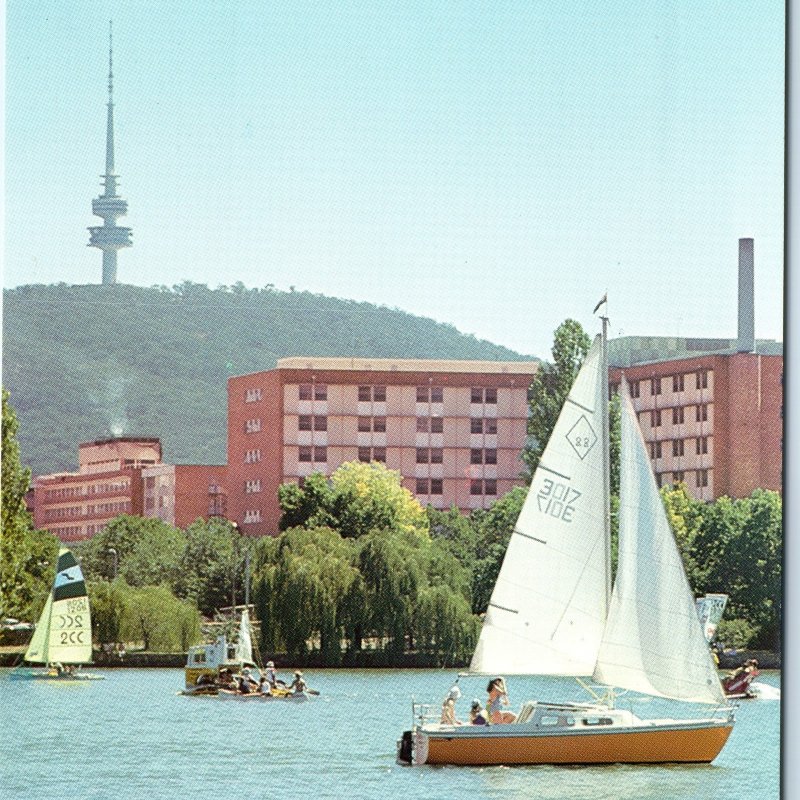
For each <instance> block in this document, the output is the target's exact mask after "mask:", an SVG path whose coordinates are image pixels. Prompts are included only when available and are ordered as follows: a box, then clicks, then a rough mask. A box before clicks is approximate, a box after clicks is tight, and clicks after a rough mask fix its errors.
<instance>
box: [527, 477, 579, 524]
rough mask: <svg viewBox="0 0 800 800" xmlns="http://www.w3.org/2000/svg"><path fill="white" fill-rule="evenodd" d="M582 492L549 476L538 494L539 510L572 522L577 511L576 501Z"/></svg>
mask: <svg viewBox="0 0 800 800" xmlns="http://www.w3.org/2000/svg"><path fill="white" fill-rule="evenodd" d="M581 494H582V492H579V491H578V490H577V489H573V488H572V487H571V486H569V485H568V484H566V483H556V482H555V481H551V480H550V479H549V478H545V479H544V483H543V484H542V488H541V489H539V492H538V494H537V495H536V502H537V504H538V506H539V511H541V512H542V513H543V514H549V515H550V516H551V517H555V518H556V519H560V520H563V521H564V522H572V514H573V512H574V511H575V501H576V500H577V499H578V498H579V497H580V496H581Z"/></svg>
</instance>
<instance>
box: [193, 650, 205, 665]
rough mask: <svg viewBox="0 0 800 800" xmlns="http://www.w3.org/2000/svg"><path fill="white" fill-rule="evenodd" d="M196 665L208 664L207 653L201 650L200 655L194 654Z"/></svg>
mask: <svg viewBox="0 0 800 800" xmlns="http://www.w3.org/2000/svg"><path fill="white" fill-rule="evenodd" d="M194 663H195V664H205V663H206V651H205V650H201V651H200V652H199V653H195V654H194Z"/></svg>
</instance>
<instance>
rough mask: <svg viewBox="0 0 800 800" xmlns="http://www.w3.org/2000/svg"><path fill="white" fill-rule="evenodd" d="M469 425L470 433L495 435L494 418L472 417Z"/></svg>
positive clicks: (495, 422)
mask: <svg viewBox="0 0 800 800" xmlns="http://www.w3.org/2000/svg"><path fill="white" fill-rule="evenodd" d="M469 425H470V431H471V432H472V433H497V420H496V419H495V418H494V417H487V418H486V419H483V418H481V417H473V418H472V419H471V420H470V422H469Z"/></svg>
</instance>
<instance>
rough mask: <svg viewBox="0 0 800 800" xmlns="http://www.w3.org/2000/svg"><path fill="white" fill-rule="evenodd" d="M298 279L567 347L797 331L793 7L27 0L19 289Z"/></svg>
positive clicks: (19, 8)
mask: <svg viewBox="0 0 800 800" xmlns="http://www.w3.org/2000/svg"><path fill="white" fill-rule="evenodd" d="M112 19H113V30H114V102H115V128H116V170H117V172H118V174H119V175H120V179H119V193H120V195H121V196H122V197H123V198H124V199H125V200H127V201H128V204H129V212H128V215H127V216H126V217H124V218H120V220H119V221H118V224H119V225H125V226H129V227H131V228H132V229H133V242H134V245H133V247H131V248H129V249H126V250H122V251H120V254H119V267H118V280H119V282H121V283H130V284H135V285H140V286H154V285H166V286H173V285H177V284H180V283H182V282H184V281H187V280H188V281H193V282H197V283H204V284H207V285H208V286H210V287H212V288H215V287H217V286H220V285H231V284H234V283H236V282H237V281H241V282H242V283H244V284H245V285H246V286H249V287H263V286H267V285H270V284H271V285H274V286H275V287H276V288H278V289H289V287H295V288H296V289H297V290H307V291H310V292H315V293H320V294H324V295H329V296H334V297H342V298H349V299H354V300H358V301H368V302H371V303H376V304H379V305H386V306H389V307H393V308H399V309H402V310H404V311H407V312H409V313H413V314H417V315H420V316H425V317H430V318H433V319H435V320H437V321H440V322H448V323H451V324H453V325H455V326H456V327H457V328H458V329H459V330H461V331H462V332H464V333H471V334H474V335H475V336H477V337H478V338H481V339H487V340H489V341H491V342H494V343H496V344H501V345H505V346H507V347H510V348H512V349H514V350H516V351H518V352H520V353H523V354H526V355H535V356H539V357H545V358H547V357H549V354H550V348H551V346H552V342H553V332H554V331H555V329H556V328H557V327H558V325H559V324H560V323H561V322H563V321H564V320H565V319H567V318H572V319H576V320H578V321H579V322H580V323H581V324H582V325H583V326H584V328H585V329H586V330H587V332H589V333H592V334H593V333H595V332H597V331H598V330H599V322H598V320H597V318H596V317H593V315H592V309H593V308H594V306H595V304H596V303H597V301H598V300H599V299H600V298H601V297H602V296H603V294H604V293H606V292H607V293H608V297H609V303H608V306H607V310H608V315H609V317H610V320H611V322H610V333H611V335H612V336H619V335H625V336H633V335H640V336H698V337H715V338H717V337H718V338H735V336H736V333H737V331H736V326H737V310H736V303H737V259H738V239H739V238H740V237H753V238H754V239H755V315H756V318H755V332H756V337H757V338H760V339H777V340H782V339H783V278H784V266H783V240H784V235H783V233H784V232H783V212H784V187H783V181H784V104H785V98H784V65H785V61H784V7H783V3H781V2H778V0H764V1H763V2H760V3H755V4H754V3H752V2H750V0H725V1H724V2H723V1H722V0H663V1H662V2H655V3H642V2H641V1H640V0H627V1H626V0H613V2H612V0H608V2H598V1H597V0H587V1H586V2H580V1H579V0H573V1H572V2H569V0H521V1H520V2H513V1H512V0H493V1H492V2H489V0H486V2H470V1H469V0H462V1H458V2H456V0H421V1H420V2H414V0H407V2H389V1H388V0H363V1H362V0H351V1H350V2H347V1H346V0H345V1H343V2H335V3H334V2H304V1H303V0H288V1H287V2H281V0H275V1H274V2H269V3H266V2H261V1H259V0H228V2H211V1H210V0H161V1H160V2H159V1H157V0H151V1H147V2H145V0H124V2H123V1H122V0H117V1H114V0H57V1H53V0H37V1H36V2H30V0H6V19H5V122H6V124H5V142H4V147H5V159H4V169H5V213H4V234H3V236H4V245H5V253H4V267H3V285H4V286H6V287H14V286H19V285H24V284H29V283H46V284H51V283H58V282H62V281H63V282H65V283H68V284H91V283H99V282H100V279H101V253H100V251H99V250H97V249H95V248H89V247H87V242H88V237H89V234H88V231H87V227H89V226H90V225H99V224H102V222H101V220H100V219H99V218H98V217H93V216H92V213H91V200H92V198H93V197H96V196H98V195H99V194H100V193H101V191H102V188H101V185H100V184H101V182H100V177H99V176H100V175H101V174H102V173H103V171H104V168H105V166H104V165H105V128H106V102H107V73H108V27H109V20H112Z"/></svg>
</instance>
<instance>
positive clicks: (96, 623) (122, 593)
mask: <svg viewBox="0 0 800 800" xmlns="http://www.w3.org/2000/svg"><path fill="white" fill-rule="evenodd" d="M87 588H88V591H89V604H90V606H91V610H92V636H93V638H94V640H95V641H96V642H98V643H99V644H108V643H113V642H121V641H122V637H121V636H120V632H121V630H122V619H123V617H124V616H125V610H126V604H127V597H128V593H129V589H128V586H127V585H126V584H125V583H124V581H122V580H116V581H114V582H113V583H109V582H108V581H96V582H94V583H88V584H87Z"/></svg>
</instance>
